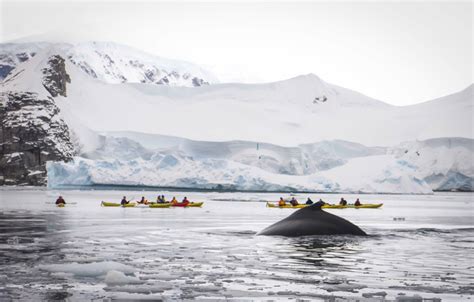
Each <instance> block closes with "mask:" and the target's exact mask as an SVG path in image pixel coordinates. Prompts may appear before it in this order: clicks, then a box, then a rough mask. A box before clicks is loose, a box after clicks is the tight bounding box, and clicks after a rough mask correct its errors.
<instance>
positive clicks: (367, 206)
mask: <svg viewBox="0 0 474 302" xmlns="http://www.w3.org/2000/svg"><path fill="white" fill-rule="evenodd" d="M381 206H383V203H365V204H364V203H363V204H361V205H360V206H356V205H353V204H348V205H346V206H344V207H343V208H350V209H378V208H380V207H381Z"/></svg>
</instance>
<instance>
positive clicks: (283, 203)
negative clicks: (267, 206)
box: [278, 197, 286, 207]
mask: <svg viewBox="0 0 474 302" xmlns="http://www.w3.org/2000/svg"><path fill="white" fill-rule="evenodd" d="M285 205H286V201H285V200H284V199H283V197H280V200H279V201H278V206H279V207H283V206H285Z"/></svg>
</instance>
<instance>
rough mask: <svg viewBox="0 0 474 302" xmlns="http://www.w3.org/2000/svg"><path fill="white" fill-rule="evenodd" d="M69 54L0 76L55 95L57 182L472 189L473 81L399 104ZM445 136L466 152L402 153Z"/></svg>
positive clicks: (52, 170) (9, 88)
mask: <svg viewBox="0 0 474 302" xmlns="http://www.w3.org/2000/svg"><path fill="white" fill-rule="evenodd" d="M77 49H79V47H77V46H75V47H74V50H77ZM80 53H81V54H84V55H83V57H82V58H83V59H82V61H84V62H86V63H87V64H88V65H90V64H92V65H94V66H96V65H97V64H95V63H94V62H95V61H94V60H95V59H94V57H96V55H95V54H90V53H88V52H87V51H80ZM110 53H111V54H113V52H110ZM70 54H71V49H70V48H64V47H58V46H57V45H56V46H54V47H46V48H44V49H42V50H40V51H38V53H36V54H35V55H34V56H33V57H32V58H30V59H28V60H25V61H24V62H21V63H20V64H19V65H18V66H17V67H16V68H15V69H14V70H12V71H11V72H10V74H9V75H8V76H7V77H6V78H5V79H4V81H3V83H2V84H1V90H2V92H4V93H9V94H11V93H22V92H28V93H31V94H34V95H35V97H36V98H37V99H50V100H53V101H54V103H55V104H56V105H57V106H58V108H59V110H60V114H61V118H62V119H63V120H64V122H65V124H66V125H67V126H68V129H69V132H70V133H69V134H70V141H71V142H72V143H73V145H74V153H75V155H76V156H75V158H74V160H73V161H71V162H68V163H61V162H56V163H50V164H49V168H48V175H49V185H50V186H61V185H90V184H133V185H150V186H180V187H195V188H232V189H245V190H306V191H362V192H390V193H409V192H412V193H427V192H431V189H467V190H469V188H472V179H474V175H473V173H472V172H473V171H472V161H471V162H469V161H467V162H466V158H467V157H468V156H469V155H472V152H473V151H472V148H471V149H470V148H469V147H466V146H468V145H469V142H472V138H473V133H472V107H473V102H472V99H473V86H472V85H471V86H470V87H468V88H467V89H465V90H464V91H462V92H460V93H457V94H454V95H451V96H447V97H444V98H441V99H438V100H434V101H431V102H426V103H422V104H418V105H414V106H405V107H397V106H391V105H388V104H386V103H383V102H381V101H378V100H375V99H371V98H369V97H367V96H364V95H362V94H359V93H357V92H354V91H351V90H348V89H345V88H342V87H338V86H335V85H332V84H329V83H326V82H324V81H323V80H321V79H320V78H318V77H317V76H315V75H312V74H310V75H305V76H299V77H296V78H292V79H289V80H285V81H279V82H274V83H266V84H214V85H205V86H199V87H193V88H190V87H171V86H166V85H156V84H147V83H130V82H124V83H119V84H117V83H116V82H114V80H111V79H107V76H110V75H112V74H114V75H116V74H117V73H107V72H105V71H104V72H101V73H100V74H103V75H107V76H104V78H99V77H98V76H97V77H94V76H91V72H84V66H85V65H81V64H79V63H78V62H79V61H80V60H79V58H80V56H78V55H76V56H74V58H76V60H73V59H70V58H69V55H70ZM86 54H87V55H86ZM89 55H91V56H92V57H90V56H89ZM116 56H117V57H118V58H122V55H121V54H117V55H116ZM99 57H100V56H99ZM101 58H102V57H101ZM101 60H102V59H101ZM113 60H114V62H115V59H113ZM89 61H90V62H89ZM101 62H102V61H101ZM92 65H90V66H92ZM119 65H120V64H119ZM51 66H55V68H51ZM117 66H118V65H117ZM94 70H99V69H97V68H96V69H94ZM129 74H131V73H129ZM114 78H115V76H114ZM130 78H132V77H130ZM119 82H120V81H119ZM145 133H147V134H145ZM440 137H446V138H447V139H448V140H445V139H442V140H441V142H442V143H441V144H450V141H449V137H464V138H466V139H467V143H463V144H464V145H463V146H464V147H463V148H462V150H461V151H460V152H461V153H462V154H463V155H462V156H458V153H449V156H453V157H452V165H451V168H450V169H445V166H444V165H445V164H444V161H443V160H442V158H441V157H442V156H446V154H445V153H443V152H439V150H440V149H438V148H428V149H426V150H425V149H424V151H423V154H427V158H430V160H426V161H417V160H418V158H406V156H405V155H404V154H405V153H403V152H402V153H400V150H401V149H404V148H406V147H405V146H404V145H399V144H400V143H401V142H411V143H406V144H412V147H411V148H409V149H410V150H411V149H421V147H418V145H416V144H418V142H419V141H421V140H428V142H429V141H430V140H431V139H436V138H440ZM314 142H320V143H314ZM351 142H357V143H351ZM366 146H385V147H366ZM466 165H467V166H468V168H467V169H466V168H465V167H466ZM469 167H471V168H469ZM431 172H433V173H431ZM453 175H454V176H453ZM453 177H454V178H453ZM463 177H464V178H463ZM435 178H436V179H435ZM434 179H435V180H434ZM460 179H462V180H460ZM447 184H450V185H447ZM469 186H470V187H469Z"/></svg>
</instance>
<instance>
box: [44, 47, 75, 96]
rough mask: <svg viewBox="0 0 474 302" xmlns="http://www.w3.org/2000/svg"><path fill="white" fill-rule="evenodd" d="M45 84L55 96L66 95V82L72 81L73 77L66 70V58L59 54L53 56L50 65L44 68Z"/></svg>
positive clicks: (49, 61)
mask: <svg viewBox="0 0 474 302" xmlns="http://www.w3.org/2000/svg"><path fill="white" fill-rule="evenodd" d="M42 71H43V74H44V77H43V86H44V88H46V90H48V92H49V93H50V94H51V96H53V97H57V96H58V95H61V96H67V95H66V83H71V78H70V77H69V75H68V74H67V72H66V64H65V63H64V59H63V58H62V57H61V56H59V55H54V56H51V57H50V58H49V60H48V67H46V68H43V70H42Z"/></svg>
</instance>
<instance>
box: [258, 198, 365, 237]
mask: <svg viewBox="0 0 474 302" xmlns="http://www.w3.org/2000/svg"><path fill="white" fill-rule="evenodd" d="M257 235H266V236H286V237H299V236H311V235H358V236H366V235H367V234H366V233H365V232H364V231H363V230H361V229H360V228H359V227H358V226H356V225H355V224H353V223H351V222H349V221H347V220H345V219H344V218H341V217H339V216H336V215H333V214H330V213H328V212H325V211H323V210H322V209H321V205H318V204H314V205H312V206H309V207H306V208H302V209H299V210H298V211H296V212H294V213H293V214H291V215H290V216H288V217H286V218H285V219H283V220H280V221H278V222H277V223H274V224H272V225H271V226H269V227H267V228H266V229H264V230H262V231H261V232H260V233H258V234H257Z"/></svg>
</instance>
